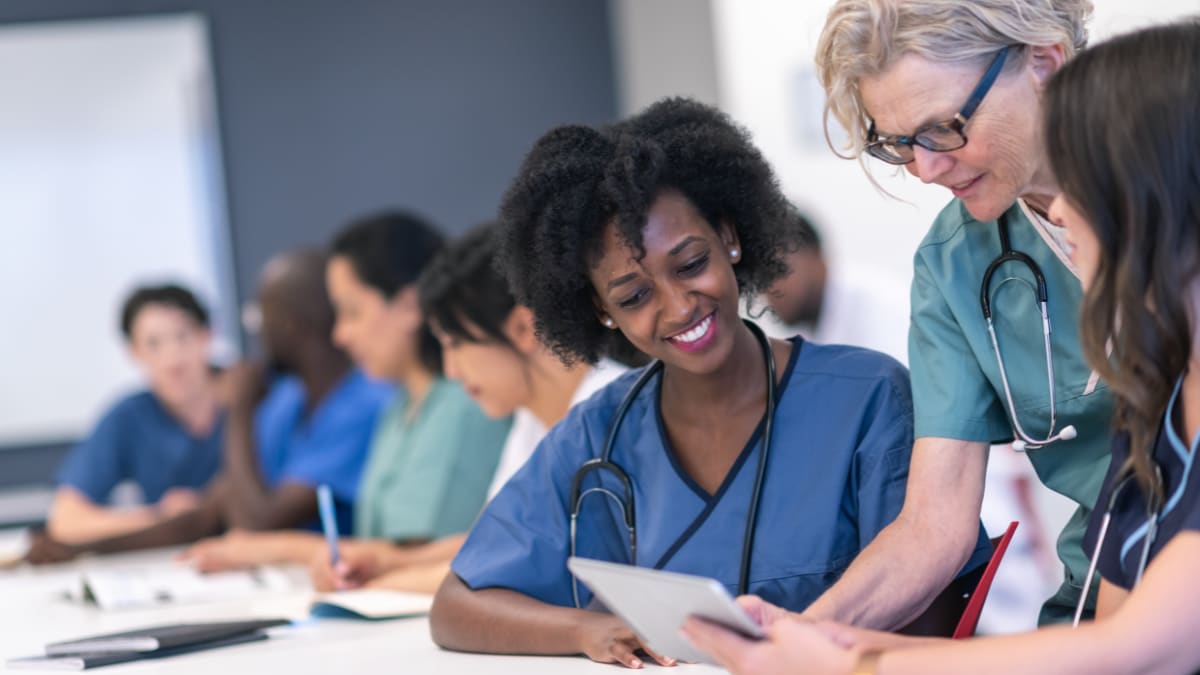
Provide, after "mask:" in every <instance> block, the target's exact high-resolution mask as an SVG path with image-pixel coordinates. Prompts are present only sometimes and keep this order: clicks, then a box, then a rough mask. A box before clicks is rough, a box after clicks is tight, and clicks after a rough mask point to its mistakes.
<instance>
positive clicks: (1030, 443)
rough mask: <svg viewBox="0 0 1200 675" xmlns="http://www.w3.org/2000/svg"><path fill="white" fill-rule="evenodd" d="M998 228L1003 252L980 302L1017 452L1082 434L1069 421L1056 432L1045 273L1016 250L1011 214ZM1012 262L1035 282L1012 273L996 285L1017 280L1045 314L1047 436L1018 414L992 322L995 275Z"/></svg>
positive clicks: (994, 262) (991, 269)
mask: <svg viewBox="0 0 1200 675" xmlns="http://www.w3.org/2000/svg"><path fill="white" fill-rule="evenodd" d="M996 229H997V231H998V232H999V233H1000V255H999V256H997V257H996V258H995V259H993V260H992V262H991V264H989V265H988V267H987V271H985V272H984V273H983V282H982V284H981V287H980V289H979V305H980V307H981V308H982V310H983V318H984V320H985V321H986V322H987V331H988V336H989V337H990V338H991V339H992V351H993V352H995V355H996V364H997V365H998V366H999V367H1000V384H1001V386H1002V387H1003V388H1004V400H1005V402H1006V403H1007V404H1008V412H1009V417H1010V419H1011V420H1012V427H1013V435H1014V436H1016V438H1015V439H1014V440H1013V444H1012V447H1013V449H1014V450H1016V451H1017V452H1024V451H1026V450H1038V449H1041V448H1044V447H1045V446H1047V445H1049V444H1051V443H1054V442H1055V441H1069V440H1071V439H1072V438H1075V437H1076V436H1078V435H1079V434H1078V432H1077V431H1076V430H1075V427H1074V426H1073V425H1070V424H1068V425H1067V426H1065V427H1063V428H1062V429H1060V430H1059V431H1058V432H1057V433H1056V432H1055V431H1054V428H1055V424H1056V422H1057V420H1056V413H1057V410H1056V409H1055V400H1054V399H1055V390H1054V358H1053V357H1052V356H1051V353H1050V314H1049V312H1048V310H1047V305H1048V303H1047V293H1046V278H1045V277H1044V276H1042V268H1041V267H1039V266H1038V264H1037V262H1035V261H1034V259H1033V258H1031V257H1029V256H1028V255H1026V254H1024V253H1022V252H1020V251H1017V250H1014V249H1013V247H1012V242H1011V241H1010V240H1009V236H1008V214H1004V215H1002V216H1000V219H999V220H998V221H997V222H996ZM1009 262H1015V263H1019V264H1022V265H1024V266H1025V267H1027V268H1029V271H1030V272H1032V273H1033V279H1034V282H1035V283H1034V284H1030V283H1029V282H1028V281H1026V280H1025V279H1022V278H1020V277H1015V276H1009V277H1006V278H1004V279H1002V280H1001V281H1000V283H999V284H998V285H997V288H999V287H1000V286H1003V285H1004V284H1006V283H1008V282H1010V281H1017V282H1020V283H1023V284H1025V285H1027V286H1029V287H1030V289H1031V290H1032V291H1033V293H1034V295H1035V296H1037V302H1038V309H1039V310H1040V311H1041V315H1042V342H1043V345H1044V347H1045V352H1046V386H1047V389H1048V390H1049V392H1050V431H1049V433H1048V434H1047V436H1046V437H1045V438H1035V437H1033V436H1030V435H1029V434H1028V433H1026V431H1025V429H1024V428H1023V427H1022V426H1021V420H1020V418H1019V417H1018V416H1017V407H1016V404H1014V402H1013V395H1012V389H1011V388H1010V387H1009V384H1008V373H1007V372H1006V370H1005V368H1004V357H1003V356H1002V355H1001V354H1000V341H999V340H998V339H997V338H996V326H995V324H994V323H993V322H992V300H991V291H992V277H993V276H994V275H995V274H996V271H997V270H999V269H1000V266H1001V265H1004V264H1005V263H1009Z"/></svg>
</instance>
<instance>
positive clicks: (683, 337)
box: [667, 314, 713, 344]
mask: <svg viewBox="0 0 1200 675" xmlns="http://www.w3.org/2000/svg"><path fill="white" fill-rule="evenodd" d="M712 323H713V315H712V314H709V315H708V316H706V317H704V318H703V319H701V320H700V323H698V324H696V325H695V326H692V327H691V328H689V329H687V330H685V331H683V332H682V333H680V334H678V335H672V336H671V337H669V338H667V339H668V340H671V341H673V342H681V343H683V344H691V343H693V342H695V341H697V340H699V339H700V338H702V337H704V336H705V335H707V334H708V329H709V328H712Z"/></svg>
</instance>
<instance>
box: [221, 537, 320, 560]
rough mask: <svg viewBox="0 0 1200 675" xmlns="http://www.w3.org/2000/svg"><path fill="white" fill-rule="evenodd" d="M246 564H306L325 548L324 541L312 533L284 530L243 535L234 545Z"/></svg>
mask: <svg viewBox="0 0 1200 675" xmlns="http://www.w3.org/2000/svg"><path fill="white" fill-rule="evenodd" d="M235 546H237V547H238V548H239V549H242V554H243V555H244V557H245V558H246V560H247V561H248V562H252V563H254V564H257V565H270V564H276V563H297V564H307V563H308V562H309V561H311V560H312V559H313V556H315V555H317V553H319V552H320V551H322V550H324V549H325V547H326V543H325V539H324V537H322V536H321V535H319V534H316V533H313V532H301V531H299V530H284V531H281V532H255V533H252V534H245V535H242V536H241V538H239V539H238V540H237V542H236V544H235Z"/></svg>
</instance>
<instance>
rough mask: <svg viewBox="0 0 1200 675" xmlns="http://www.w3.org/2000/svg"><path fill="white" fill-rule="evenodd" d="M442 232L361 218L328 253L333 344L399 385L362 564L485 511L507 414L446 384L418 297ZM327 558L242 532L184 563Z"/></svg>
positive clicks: (366, 505)
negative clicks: (488, 411)
mask: <svg viewBox="0 0 1200 675" xmlns="http://www.w3.org/2000/svg"><path fill="white" fill-rule="evenodd" d="M442 245H443V241H442V236H441V234H440V233H438V232H437V230H436V229H434V227H433V226H432V225H430V224H428V223H427V222H425V221H424V220H423V219H421V218H418V217H417V216H415V215H412V214H407V213H400V212H386V213H379V214H375V215H371V216H367V217H364V218H361V219H359V220H357V221H355V222H353V223H351V224H350V225H348V226H346V228H345V229H344V230H343V231H342V232H341V233H340V234H338V236H337V237H336V238H335V239H334V241H333V244H332V246H331V256H330V258H329V263H328V265H327V267H326V272H325V280H326V286H327V287H328V289H329V294H330V297H331V298H332V299H333V305H334V308H335V310H336V313H337V322H336V323H335V325H334V328H333V339H334V341H335V342H336V343H337V344H338V345H339V346H341V347H343V348H344V349H345V350H346V352H347V353H348V354H349V355H350V357H351V358H352V359H353V360H354V362H355V363H356V364H357V365H358V366H359V367H361V368H362V369H363V371H364V372H365V373H366V374H367V375H369V376H370V377H372V378H375V379H377V380H383V381H387V382H393V383H398V384H399V385H401V386H402V387H403V389H402V391H401V393H400V394H398V395H397V397H396V400H395V401H393V402H392V403H391V404H390V405H389V406H388V408H387V409H386V410H385V411H384V412H383V414H382V416H381V417H380V420H379V424H378V425H377V426H376V428H375V431H374V434H373V436H372V438H371V449H370V454H369V456H368V458H367V465H366V469H365V471H364V473H363V478H362V485H361V488H360V489H359V497H358V501H357V503H356V505H355V519H354V528H353V530H348V531H345V532H346V533H347V534H350V533H353V535H354V538H353V539H350V538H347V539H346V540H343V542H342V545H341V551H340V554H341V555H342V556H344V557H346V558H347V559H352V560H357V559H359V558H360V557H363V556H368V555H371V554H373V553H374V552H375V551H377V550H379V549H382V550H384V552H389V551H390V550H391V549H392V548H393V545H395V548H396V549H397V550H398V551H404V550H408V549H411V548H413V547H414V546H416V545H417V544H420V543H423V542H428V541H431V540H434V539H438V538H440V537H444V536H447V535H451V534H456V533H459V532H463V531H465V530H466V529H467V528H469V527H470V525H471V523H472V522H474V520H475V517H476V516H477V515H478V514H479V510H480V509H481V508H482V507H483V503H484V498H485V496H486V494H487V489H488V485H489V483H490V482H491V480H492V474H493V473H494V472H495V469H496V463H497V460H498V459H499V457H500V450H501V447H502V445H503V444H504V442H505V438H506V436H507V435H508V434H509V427H510V418H509V416H508V415H507V414H503V415H496V416H495V418H494V419H489V418H488V416H486V415H484V413H483V412H481V411H480V409H479V406H478V405H477V404H476V403H475V402H474V401H472V400H471V398H470V397H469V396H468V395H467V393H466V391H464V388H463V385H462V384H460V383H458V382H454V381H451V380H448V379H446V378H445V377H444V376H443V375H442V361H443V355H442V348H441V346H440V345H439V343H438V341H437V340H436V339H435V338H434V336H433V335H432V333H430V331H429V328H428V326H427V324H426V322H425V319H424V316H423V313H422V310H421V306H420V303H419V302H418V299H417V278H418V276H419V275H420V274H421V272H422V270H424V269H425V268H426V267H427V266H428V265H429V261H430V260H431V259H433V257H434V256H435V255H436V254H437V253H438V251H439V250H441V249H442ZM322 555H323V556H324V558H325V559H326V560H328V557H329V552H328V548H327V546H326V542H325V539H324V538H323V537H322V536H320V535H319V534H317V533H313V532H302V531H294V530H293V531H283V532H247V531H243V530H236V531H234V532H231V533H229V534H226V535H225V536H223V537H220V538H216V539H210V540H207V541H202V542H200V543H198V544H196V545H195V546H193V547H192V548H191V549H190V550H189V551H187V552H186V554H185V557H186V558H188V559H190V560H192V561H193V563H194V564H195V565H196V566H197V567H199V568H200V569H202V570H207V571H214V570H221V569H230V568H237V567H250V566H253V565H259V564H266V563H281V562H297V563H308V562H309V561H310V560H312V559H313V558H314V557H319V556H322Z"/></svg>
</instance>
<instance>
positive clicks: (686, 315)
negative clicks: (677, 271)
mask: <svg viewBox="0 0 1200 675" xmlns="http://www.w3.org/2000/svg"><path fill="white" fill-rule="evenodd" d="M662 312H663V316H664V317H666V319H667V320H668V321H669V322H671V323H673V324H674V323H677V324H680V325H682V324H683V323H685V322H688V321H691V320H692V319H694V318H695V316H694V314H695V312H696V300H695V298H694V297H692V294H691V293H689V292H688V288H687V286H686V285H684V284H681V283H668V284H663V288H662Z"/></svg>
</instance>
